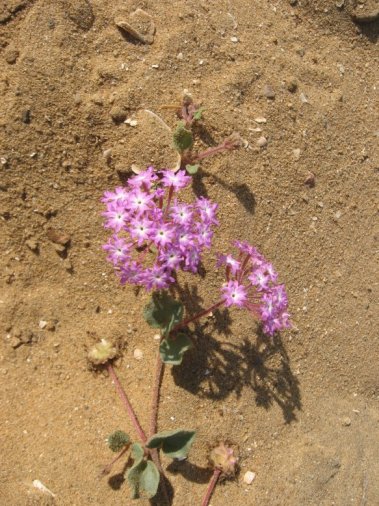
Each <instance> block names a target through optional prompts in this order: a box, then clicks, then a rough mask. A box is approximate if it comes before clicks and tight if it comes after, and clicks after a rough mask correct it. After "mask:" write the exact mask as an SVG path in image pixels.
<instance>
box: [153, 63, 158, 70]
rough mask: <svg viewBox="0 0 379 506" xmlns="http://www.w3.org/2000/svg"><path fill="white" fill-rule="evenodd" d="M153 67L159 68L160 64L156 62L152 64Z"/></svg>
mask: <svg viewBox="0 0 379 506" xmlns="http://www.w3.org/2000/svg"><path fill="white" fill-rule="evenodd" d="M151 68H152V69H159V65H158V63H154V64H153V65H152V66H151Z"/></svg>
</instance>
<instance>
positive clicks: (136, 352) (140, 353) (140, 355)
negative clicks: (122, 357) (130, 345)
mask: <svg viewBox="0 0 379 506" xmlns="http://www.w3.org/2000/svg"><path fill="white" fill-rule="evenodd" d="M133 357H134V358H135V359H136V360H142V359H143V351H142V350H140V349H139V348H136V349H135V350H134V351H133Z"/></svg>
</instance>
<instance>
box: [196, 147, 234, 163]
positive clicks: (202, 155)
mask: <svg viewBox="0 0 379 506" xmlns="http://www.w3.org/2000/svg"><path fill="white" fill-rule="evenodd" d="M228 149H229V147H227V146H225V144H224V143H222V144H219V145H218V146H215V147H214V148H208V149H206V150H205V151H202V152H201V153H198V154H197V155H195V156H194V157H193V160H194V161H195V160H202V159H203V158H207V156H213V155H216V154H217V153H220V152H221V151H226V150H228Z"/></svg>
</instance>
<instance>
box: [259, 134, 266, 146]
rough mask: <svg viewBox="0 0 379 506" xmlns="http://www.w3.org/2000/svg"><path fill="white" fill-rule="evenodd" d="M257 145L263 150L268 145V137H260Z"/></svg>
mask: <svg viewBox="0 0 379 506" xmlns="http://www.w3.org/2000/svg"><path fill="white" fill-rule="evenodd" d="M257 144H258V146H259V147H260V148H263V147H264V146H266V144H267V139H266V137H264V136H263V135H262V137H259V139H258V140H257Z"/></svg>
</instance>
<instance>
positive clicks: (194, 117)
mask: <svg viewBox="0 0 379 506" xmlns="http://www.w3.org/2000/svg"><path fill="white" fill-rule="evenodd" d="M203 111H204V107H200V109H198V110H197V111H196V112H195V114H194V115H193V119H195V120H196V121H198V120H200V119H201V117H202V115H203Z"/></svg>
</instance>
